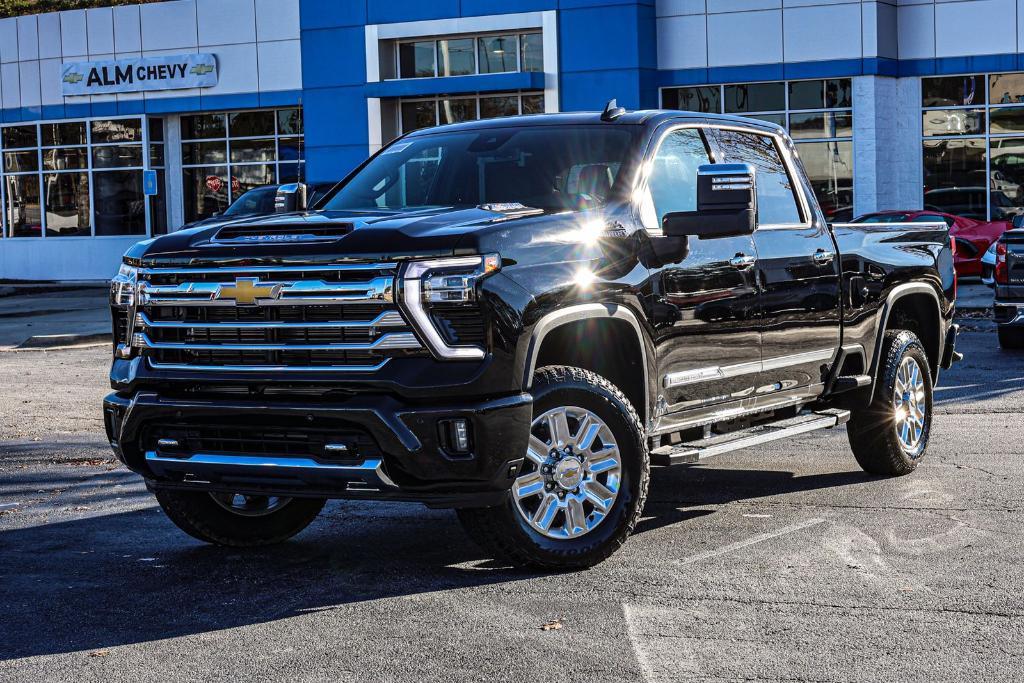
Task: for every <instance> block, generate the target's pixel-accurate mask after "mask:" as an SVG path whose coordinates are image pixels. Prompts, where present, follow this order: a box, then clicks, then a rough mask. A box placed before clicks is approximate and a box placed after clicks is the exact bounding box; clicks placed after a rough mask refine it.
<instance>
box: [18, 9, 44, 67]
mask: <svg viewBox="0 0 1024 683" xmlns="http://www.w3.org/2000/svg"><path fill="white" fill-rule="evenodd" d="M18 59H39V24H38V23H37V22H36V18H35V16H34V15H33V16H28V17H18Z"/></svg>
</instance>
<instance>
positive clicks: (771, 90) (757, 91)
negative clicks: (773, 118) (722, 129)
mask: <svg viewBox="0 0 1024 683" xmlns="http://www.w3.org/2000/svg"><path fill="white" fill-rule="evenodd" d="M785 108H786V90H785V87H784V86H783V84H782V83H747V84H743V85H727V86H725V113H727V114H742V113H744V112H752V111H781V110H784V109H785Z"/></svg>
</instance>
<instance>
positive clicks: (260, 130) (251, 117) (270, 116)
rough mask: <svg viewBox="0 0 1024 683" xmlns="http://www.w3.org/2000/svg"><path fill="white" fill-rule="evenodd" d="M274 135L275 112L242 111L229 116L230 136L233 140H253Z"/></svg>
mask: <svg viewBox="0 0 1024 683" xmlns="http://www.w3.org/2000/svg"><path fill="white" fill-rule="evenodd" d="M273 134H274V112H272V111H266V110H263V111H241V112H235V113H233V114H228V135H229V136H230V137H233V138H252V137H258V136H260V135H273Z"/></svg>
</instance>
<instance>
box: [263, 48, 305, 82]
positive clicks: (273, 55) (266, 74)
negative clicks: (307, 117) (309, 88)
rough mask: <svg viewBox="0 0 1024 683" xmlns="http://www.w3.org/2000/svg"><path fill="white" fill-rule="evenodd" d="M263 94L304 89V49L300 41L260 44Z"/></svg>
mask: <svg viewBox="0 0 1024 683" xmlns="http://www.w3.org/2000/svg"><path fill="white" fill-rule="evenodd" d="M258 51H259V53H258V57H259V63H260V74H259V86H260V91H261V92H270V91H274V90H300V89H301V88H302V48H301V46H300V43H299V41H298V40H276V41H273V42H269V43H259V45H258Z"/></svg>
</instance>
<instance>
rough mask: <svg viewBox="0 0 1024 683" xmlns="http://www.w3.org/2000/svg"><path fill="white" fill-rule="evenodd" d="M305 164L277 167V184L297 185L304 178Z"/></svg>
mask: <svg viewBox="0 0 1024 683" xmlns="http://www.w3.org/2000/svg"><path fill="white" fill-rule="evenodd" d="M304 167H305V164H280V165H278V167H277V182H279V183H297V182H300V181H301V180H302V179H303V178H305V177H306V175H305V172H304V171H303V169H304Z"/></svg>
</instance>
